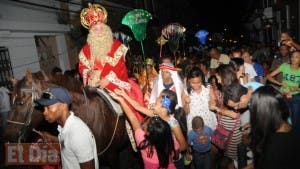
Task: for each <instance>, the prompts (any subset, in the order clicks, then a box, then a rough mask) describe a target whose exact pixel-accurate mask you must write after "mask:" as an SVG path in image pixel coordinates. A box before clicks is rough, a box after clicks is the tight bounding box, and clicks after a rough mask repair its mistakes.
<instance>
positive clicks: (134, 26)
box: [122, 9, 152, 41]
mask: <svg viewBox="0 0 300 169" xmlns="http://www.w3.org/2000/svg"><path fill="white" fill-rule="evenodd" d="M150 19H152V15H151V13H149V12H148V11H145V10H143V9H134V10H132V11H129V12H128V13H127V14H126V15H125V16H124V17H123V19H122V24H123V25H127V26H128V27H130V29H131V31H132V32H133V35H134V37H135V39H136V40H137V41H143V40H144V39H145V38H146V28H147V24H148V22H149V20H150Z"/></svg>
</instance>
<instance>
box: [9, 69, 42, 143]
mask: <svg viewBox="0 0 300 169" xmlns="http://www.w3.org/2000/svg"><path fill="white" fill-rule="evenodd" d="M35 76H36V77H35ZM13 84H14V88H13V91H12V94H11V96H12V110H11V112H10V113H9V116H8V119H7V128H6V131H5V140H6V141H11V142H16V141H18V142H23V141H26V138H27V136H28V134H29V133H30V132H31V130H32V128H34V127H36V126H37V125H38V124H39V123H40V122H41V121H42V120H43V114H42V112H41V111H39V110H37V109H35V104H34V99H36V98H38V97H39V95H40V94H41V92H42V90H43V88H42V85H41V80H39V78H38V76H37V73H36V74H32V73H30V72H29V71H27V73H26V76H25V77H24V78H23V79H22V80H19V81H15V82H14V83H13Z"/></svg>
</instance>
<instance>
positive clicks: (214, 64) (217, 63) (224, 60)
mask: <svg viewBox="0 0 300 169" xmlns="http://www.w3.org/2000/svg"><path fill="white" fill-rule="evenodd" d="M229 61H230V58H229V56H228V55H226V54H221V55H220V58H219V60H217V59H214V58H211V59H210V68H211V69H215V68H217V67H219V66H220V64H228V63H229Z"/></svg>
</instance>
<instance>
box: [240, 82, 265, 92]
mask: <svg viewBox="0 0 300 169" xmlns="http://www.w3.org/2000/svg"><path fill="white" fill-rule="evenodd" d="M244 86H245V87H246V88H250V87H251V88H252V90H253V91H256V90H257V89H258V88H260V87H262V86H264V85H263V84H261V83H258V82H248V83H247V84H245V85H244Z"/></svg>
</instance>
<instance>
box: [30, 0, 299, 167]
mask: <svg viewBox="0 0 300 169" xmlns="http://www.w3.org/2000/svg"><path fill="white" fill-rule="evenodd" d="M96 9H97V10H96ZM89 10H90V11H86V16H85V17H86V18H85V17H82V18H81V19H83V20H84V24H85V26H86V27H87V28H88V29H89V35H88V40H87V44H86V45H85V46H84V47H83V48H82V50H81V52H80V54H79V73H80V75H81V77H82V79H83V84H84V85H85V86H90V87H95V88H98V89H99V90H101V89H106V90H107V91H108V92H109V94H110V95H111V96H112V98H114V99H115V100H117V101H118V102H119V104H120V105H121V107H122V108H123V111H124V112H125V114H126V116H127V118H128V121H129V122H130V124H131V126H132V129H133V131H134V138H135V141H136V143H137V147H138V150H139V151H140V152H141V156H142V159H143V161H144V168H145V169H157V168H168V169H175V168H177V169H184V168H195V169H202V168H203V169H209V168H220V169H221V168H222V169H225V168H226V169H228V168H248V169H249V168H255V169H275V168H278V169H293V168H298V167H297V166H298V164H297V162H298V161H299V160H300V158H299V157H300V156H298V155H297V153H298V152H300V146H299V141H300V137H299V134H300V109H299V108H300V52H299V50H300V46H299V45H298V44H297V43H296V42H295V41H293V40H292V38H291V36H290V35H289V34H288V33H282V36H281V41H280V42H281V43H280V44H279V46H278V51H274V53H276V55H274V56H265V57H262V56H261V55H259V54H257V53H259V50H260V49H255V48H252V47H249V46H235V47H232V48H231V50H226V52H225V50H220V48H217V47H211V48H210V49H209V50H207V51H204V52H202V53H201V54H199V53H197V54H191V56H186V57H185V58H184V59H182V62H180V63H174V61H173V59H172V57H171V56H169V55H164V56H162V57H161V58H160V61H159V63H155V62H154V60H153V59H152V58H148V59H146V61H145V66H144V68H143V70H142V71H141V72H140V73H139V74H138V73H136V74H134V75H133V76H129V75H128V70H127V67H126V64H125V63H126V62H125V56H126V52H127V47H126V46H124V45H123V44H121V43H120V42H118V41H117V40H114V39H113V38H112V33H111V30H110V28H109V27H108V26H107V25H106V24H105V22H106V14H105V11H104V9H103V8H99V7H98V6H93V8H92V7H90V8H89ZM95 10H96V13H95ZM89 12H94V13H92V14H91V13H89ZM95 14H96V15H97V17H94V16H92V15H95ZM82 22H83V21H82ZM269 54H270V52H269ZM192 55H194V56H192ZM183 62H185V63H184V64H183ZM156 68H158V69H156ZM53 100H55V101H53ZM36 102H37V103H39V104H40V105H43V106H45V107H46V108H45V110H44V115H45V117H46V120H48V121H50V122H53V121H57V122H58V123H59V124H60V135H59V136H60V137H59V138H58V140H57V139H56V141H57V142H64V144H65V145H66V147H67V148H69V149H64V151H63V152H62V162H63V168H98V163H97V156H96V155H95V149H96V148H95V146H96V145H95V141H94V138H93V134H92V133H91V132H90V131H89V130H88V128H87V126H86V125H85V124H84V123H82V122H81V121H80V119H78V118H76V117H75V116H74V115H73V113H72V111H71V110H69V109H68V105H69V104H70V103H71V98H70V96H69V94H68V92H67V91H65V90H64V89H63V88H58V89H57V88H54V89H53V88H52V89H49V90H48V91H47V92H44V95H42V97H41V99H40V100H37V101H36ZM61 112H62V113H61ZM179 115H183V116H184V118H180V117H178V116H179ZM183 119H184V120H183ZM71 123H72V125H74V126H76V127H71V128H70V125H71ZM74 130H76V132H77V131H79V130H82V132H81V133H84V134H85V135H86V139H82V138H81V139H79V138H77V137H81V136H77V135H76V134H74V133H76V132H75V131H74ZM67 132H68V133H70V134H67ZM45 137H47V138H52V139H53V137H51V136H45ZM67 144H69V145H70V146H67ZM78 145H80V146H78ZM82 148H84V149H86V150H89V153H86V154H84V153H82V152H86V151H81V149H82Z"/></svg>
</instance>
